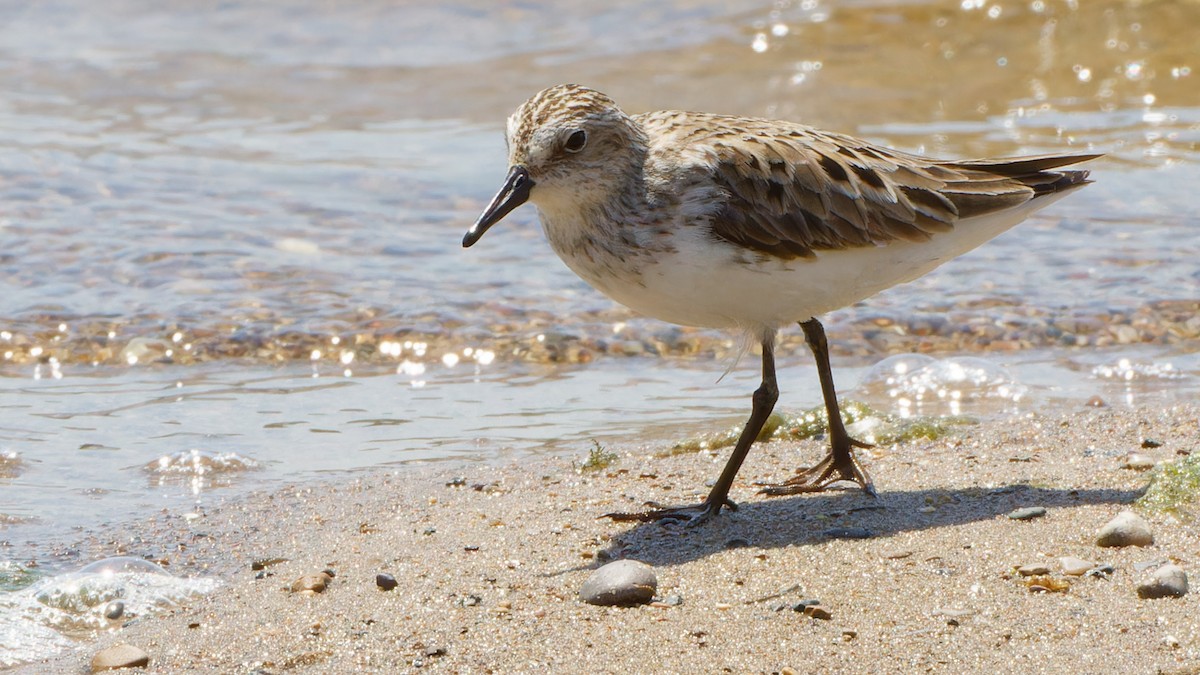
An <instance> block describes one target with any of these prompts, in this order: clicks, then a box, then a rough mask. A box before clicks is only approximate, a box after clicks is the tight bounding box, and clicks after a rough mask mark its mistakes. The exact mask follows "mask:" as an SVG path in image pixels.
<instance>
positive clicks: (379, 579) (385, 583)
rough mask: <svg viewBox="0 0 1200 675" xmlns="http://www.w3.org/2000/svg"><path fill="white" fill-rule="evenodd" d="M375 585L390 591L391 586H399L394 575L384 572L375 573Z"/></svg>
mask: <svg viewBox="0 0 1200 675" xmlns="http://www.w3.org/2000/svg"><path fill="white" fill-rule="evenodd" d="M375 585H376V586H378V587H380V588H382V589H383V590H385V591H390V590H392V589H393V588H395V587H397V586H399V585H400V582H399V581H396V577H394V576H392V575H390V574H387V573H386V572H384V573H380V574H376V575H375Z"/></svg>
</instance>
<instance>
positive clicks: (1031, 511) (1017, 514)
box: [1008, 506, 1046, 520]
mask: <svg viewBox="0 0 1200 675" xmlns="http://www.w3.org/2000/svg"><path fill="white" fill-rule="evenodd" d="M1044 515H1046V509H1044V508H1043V507H1041V506H1028V507H1026V508H1023V509H1017V510H1016V511H1012V512H1010V513H1009V514H1008V517H1009V518H1011V519H1013V520H1033V519H1034V518H1041V517H1042V516H1044Z"/></svg>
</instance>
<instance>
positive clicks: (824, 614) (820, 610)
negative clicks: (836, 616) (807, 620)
mask: <svg viewBox="0 0 1200 675" xmlns="http://www.w3.org/2000/svg"><path fill="white" fill-rule="evenodd" d="M804 616H811V617H812V618H814V619H825V620H829V619H832V618H833V614H831V613H830V612H829V610H828V609H825V608H824V607H822V606H821V605H809V606H808V607H805V608H804Z"/></svg>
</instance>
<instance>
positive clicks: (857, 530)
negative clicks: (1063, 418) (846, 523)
mask: <svg viewBox="0 0 1200 675" xmlns="http://www.w3.org/2000/svg"><path fill="white" fill-rule="evenodd" d="M821 534H823V535H825V536H826V537H829V538H830V539H870V538H871V537H872V533H871V531H870V530H868V529H867V528H865V527H833V528H830V529H828V530H825V531H824V532H822V533H821Z"/></svg>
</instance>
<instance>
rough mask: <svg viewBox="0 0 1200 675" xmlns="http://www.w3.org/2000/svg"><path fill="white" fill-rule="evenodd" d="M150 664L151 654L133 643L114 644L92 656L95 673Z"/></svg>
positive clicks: (142, 666)
mask: <svg viewBox="0 0 1200 675" xmlns="http://www.w3.org/2000/svg"><path fill="white" fill-rule="evenodd" d="M148 665H150V655H149V654H147V653H146V652H144V651H142V650H140V649H138V648H137V647H134V646H133V645H114V646H112V647H109V648H108V649H102V650H100V651H99V652H97V653H96V655H95V656H93V657H92V672H93V673H99V672H101V671H104V670H119V669H121V668H145V667H146V666H148Z"/></svg>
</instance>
